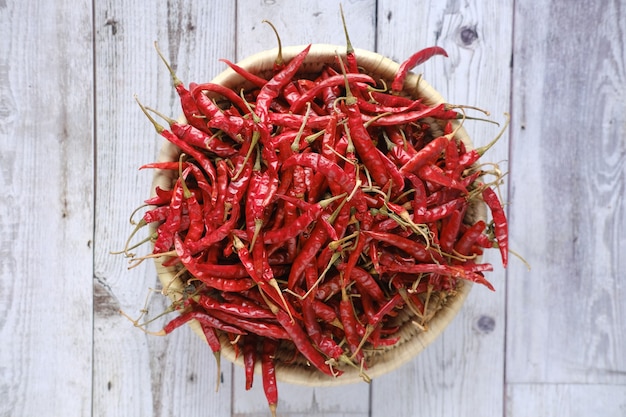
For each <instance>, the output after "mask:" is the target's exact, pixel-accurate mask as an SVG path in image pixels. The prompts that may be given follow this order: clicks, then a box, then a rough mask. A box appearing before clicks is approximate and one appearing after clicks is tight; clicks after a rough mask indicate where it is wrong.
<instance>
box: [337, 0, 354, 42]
mask: <svg viewBox="0 0 626 417" xmlns="http://www.w3.org/2000/svg"><path fill="white" fill-rule="evenodd" d="M339 13H340V14H341V23H342V24H343V33H344V34H345V35H346V53H348V54H351V53H353V52H354V48H353V47H352V42H350V36H348V25H347V24H346V17H345V15H344V14H343V7H342V6H341V3H340V4H339Z"/></svg>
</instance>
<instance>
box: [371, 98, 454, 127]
mask: <svg viewBox="0 0 626 417" xmlns="http://www.w3.org/2000/svg"><path fill="white" fill-rule="evenodd" d="M426 117H433V118H435V119H441V120H447V119H457V118H458V113H457V112H455V111H453V110H447V109H446V105H445V104H443V103H442V104H438V105H436V106H434V107H427V108H425V109H420V110H412V111H408V112H405V113H393V114H389V115H384V116H380V117H378V116H369V115H363V116H362V123H367V124H368V125H369V126H396V125H403V124H408V123H414V122H417V121H419V120H422V119H424V118H426Z"/></svg>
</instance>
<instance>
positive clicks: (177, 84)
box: [154, 41, 183, 87]
mask: <svg viewBox="0 0 626 417" xmlns="http://www.w3.org/2000/svg"><path fill="white" fill-rule="evenodd" d="M154 48H155V49H156V51H157V54H159V57H160V58H161V60H162V61H163V63H164V64H165V66H166V67H167V70H168V71H169V73H170V75H171V76H172V82H173V83H174V87H176V86H179V85H180V84H182V83H183V82H182V81H181V80H179V79H178V77H177V76H176V74H175V73H174V70H173V69H172V66H171V65H170V63H169V62H168V61H167V59H165V56H163V53H162V52H161V50H160V49H159V44H158V42H156V41H155V42H154Z"/></svg>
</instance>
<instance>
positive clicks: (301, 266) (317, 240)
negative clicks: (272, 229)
mask: <svg viewBox="0 0 626 417" xmlns="http://www.w3.org/2000/svg"><path fill="white" fill-rule="evenodd" d="M327 240H328V232H326V229H325V227H324V225H323V224H322V222H317V223H316V224H315V227H314V228H313V231H312V232H311V235H310V236H309V238H308V239H306V242H305V243H304V246H303V247H302V248H301V250H300V252H299V253H298V255H297V256H296V258H295V259H294V260H293V264H292V265H291V270H290V272H289V280H288V282H287V288H289V289H290V290H293V289H294V288H295V287H296V286H297V285H298V284H299V283H300V281H301V280H302V277H303V274H304V270H305V269H306V267H307V265H308V264H309V262H311V260H313V259H314V258H315V256H316V255H317V253H318V251H319V250H320V248H321V247H322V246H323V245H324V244H325V243H326V241H327Z"/></svg>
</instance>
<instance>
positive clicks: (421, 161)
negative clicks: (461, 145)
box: [400, 136, 449, 174]
mask: <svg viewBox="0 0 626 417" xmlns="http://www.w3.org/2000/svg"><path fill="white" fill-rule="evenodd" d="M448 140H449V139H448V138H447V137H445V136H439V137H437V138H435V139H433V140H432V141H430V142H429V143H428V144H427V145H426V146H424V147H423V148H422V149H420V150H419V151H418V152H417V153H416V154H415V155H413V157H411V159H410V160H409V162H407V163H406V164H404V165H403V166H402V167H401V168H400V173H401V174H405V173H409V172H413V173H415V172H417V170H418V169H419V168H421V167H422V166H424V165H426V164H432V163H433V162H435V161H436V160H437V159H438V158H439V156H440V155H441V153H442V152H443V150H444V149H445V148H446V145H447V144H448Z"/></svg>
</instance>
